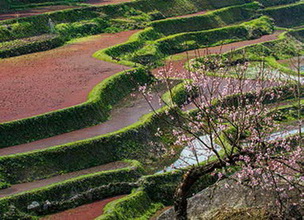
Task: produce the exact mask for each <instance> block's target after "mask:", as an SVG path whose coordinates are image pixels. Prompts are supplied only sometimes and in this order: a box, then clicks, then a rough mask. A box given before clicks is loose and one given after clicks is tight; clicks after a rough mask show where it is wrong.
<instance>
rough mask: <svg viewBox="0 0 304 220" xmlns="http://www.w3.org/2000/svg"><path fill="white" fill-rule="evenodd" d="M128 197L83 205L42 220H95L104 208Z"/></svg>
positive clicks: (118, 197)
mask: <svg viewBox="0 0 304 220" xmlns="http://www.w3.org/2000/svg"><path fill="white" fill-rule="evenodd" d="M125 196H126V195H122V196H116V197H112V198H108V199H104V200H101V201H98V202H93V203H90V204H86V205H82V206H79V207H77V208H74V209H69V210H66V211H64V212H60V213H56V214H53V215H49V216H46V217H44V218H41V220H94V219H95V218H97V217H98V216H101V215H102V214H103V209H104V207H105V206H106V205H107V204H109V203H110V202H112V201H115V200H117V199H121V198H123V197H125Z"/></svg>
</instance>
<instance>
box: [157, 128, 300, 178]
mask: <svg viewBox="0 0 304 220" xmlns="http://www.w3.org/2000/svg"><path fill="white" fill-rule="evenodd" d="M301 132H304V127H301ZM298 133H299V128H293V129H291V130H287V131H286V130H284V131H279V132H275V133H272V134H270V135H269V137H268V138H267V140H269V141H273V140H277V139H280V138H286V137H288V136H291V135H295V134H298ZM200 140H201V141H199V140H197V139H195V140H193V141H192V143H191V144H190V145H189V146H186V147H185V148H184V149H183V150H182V152H181V154H180V156H179V158H178V159H177V160H176V161H175V162H174V163H172V164H171V165H170V166H168V167H166V168H165V169H163V170H161V171H159V172H158V173H163V172H169V171H172V170H176V169H181V168H185V167H187V166H191V165H196V164H198V163H201V162H203V161H206V160H207V159H209V158H210V157H211V156H213V155H214V153H213V152H212V151H210V150H207V148H206V146H204V145H203V144H202V142H204V143H205V144H206V145H208V147H211V142H210V136H209V135H204V136H201V137H200ZM216 150H220V146H219V145H216Z"/></svg>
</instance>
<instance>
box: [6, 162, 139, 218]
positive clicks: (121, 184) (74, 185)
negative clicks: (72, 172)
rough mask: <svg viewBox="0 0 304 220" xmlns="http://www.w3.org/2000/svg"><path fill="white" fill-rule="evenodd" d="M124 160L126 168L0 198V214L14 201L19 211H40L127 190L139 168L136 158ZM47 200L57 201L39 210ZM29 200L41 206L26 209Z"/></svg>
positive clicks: (47, 212)
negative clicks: (127, 164)
mask: <svg viewBox="0 0 304 220" xmlns="http://www.w3.org/2000/svg"><path fill="white" fill-rule="evenodd" d="M128 163H130V165H129V166H128V167H126V168H121V169H117V170H110V171H102V172H96V173H93V174H88V175H83V176H79V177H76V178H73V179H69V180H66V181H63V182H60V183H54V184H51V185H48V186H45V187H41V188H37V189H34V190H31V191H27V192H24V193H19V194H15V195H12V196H8V197H5V198H1V199H0V218H1V216H3V215H5V213H6V212H8V211H9V210H10V206H11V205H14V206H15V207H16V208H17V209H18V210H19V211H21V212H30V214H31V215H43V214H49V213H50V212H54V211H57V212H58V211H60V210H65V209H69V208H73V207H75V206H79V205H82V204H86V203H89V202H93V201H96V200H101V199H104V198H107V197H111V196H115V195H121V194H126V193H130V192H131V190H132V188H134V186H135V185H134V182H136V181H137V180H138V179H139V177H140V176H141V175H142V174H143V169H142V167H141V165H140V164H139V163H138V162H137V161H128ZM132 183H133V184H132ZM47 200H48V201H51V202H52V201H58V202H57V203H54V204H52V207H51V209H50V210H43V208H42V206H43V204H45V203H46V201H47ZM33 201H36V202H38V203H39V204H40V205H41V207H40V208H38V209H35V210H30V211H29V210H27V206H28V205H30V204H31V203H32V202H33ZM1 219H2V218H1Z"/></svg>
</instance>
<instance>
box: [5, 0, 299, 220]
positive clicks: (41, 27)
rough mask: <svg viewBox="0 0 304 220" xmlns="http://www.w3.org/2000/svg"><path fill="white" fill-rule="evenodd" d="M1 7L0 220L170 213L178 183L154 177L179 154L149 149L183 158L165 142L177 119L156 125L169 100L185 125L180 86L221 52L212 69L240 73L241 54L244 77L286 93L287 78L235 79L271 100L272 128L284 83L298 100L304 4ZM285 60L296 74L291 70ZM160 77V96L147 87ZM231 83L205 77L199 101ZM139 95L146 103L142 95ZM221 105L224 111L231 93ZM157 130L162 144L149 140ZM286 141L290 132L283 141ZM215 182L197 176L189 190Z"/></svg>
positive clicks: (92, 0) (156, 1) (150, 1)
mask: <svg viewBox="0 0 304 220" xmlns="http://www.w3.org/2000/svg"><path fill="white" fill-rule="evenodd" d="M4 7H6V8H5V11H3V13H2V12H1V11H0V13H2V14H0V88H1V90H0V219H37V218H41V219H54V220H55V219H62V220H63V219H64V220H66V219H73V220H74V219H85V220H86V219H88V220H89V219H103V220H104V219H109V220H110V219H139V218H140V219H149V218H150V217H152V216H154V217H153V218H155V213H157V215H160V214H161V211H159V210H163V209H164V207H166V206H172V204H173V195H174V190H175V188H176V187H177V185H178V183H179V182H180V181H181V178H182V176H183V173H184V170H175V171H170V172H164V173H161V174H160V173H159V172H160V171H161V170H162V169H163V168H164V167H170V165H171V164H172V163H173V162H174V161H176V160H177V159H178V158H179V154H176V155H174V156H172V155H170V153H168V152H169V150H168V149H170V148H168V149H166V150H160V151H159V150H155V149H156V148H157V147H160V148H161V149H163V148H164V147H163V146H170V147H172V146H173V147H176V150H177V151H178V152H183V151H182V150H183V148H184V146H175V144H174V142H175V140H176V137H175V135H174V134H173V133H172V131H173V130H174V125H175V123H178V122H180V120H182V119H181V118H179V117H178V116H175V117H168V112H171V111H172V112H174V109H175V108H172V106H171V105H169V104H168V103H171V102H174V104H175V105H176V106H179V107H181V109H183V110H184V109H187V110H191V111H190V112H191V114H192V113H193V114H195V111H196V110H195V107H196V106H194V105H193V104H191V103H188V100H189V96H190V94H189V91H188V90H187V89H186V87H184V84H183V83H185V82H186V80H187V79H191V77H190V76H191V72H195V71H197V69H200V68H201V67H202V66H205V65H208V63H209V61H210V60H212V59H218V56H219V55H220V56H221V58H222V59H223V63H225V62H226V61H225V58H227V57H229V59H230V58H231V60H230V61H231V63H240V61H242V59H243V56H242V55H243V54H244V51H245V52H246V53H247V55H248V57H246V62H248V63H250V65H252V66H253V67H254V65H255V63H256V62H260V61H261V62H264V63H265V65H266V66H267V68H268V69H269V70H270V71H272V72H274V73H277V72H276V71H279V73H280V77H282V76H283V79H284V82H285V81H286V80H287V79H288V80H290V83H289V84H287V85H286V84H284V86H282V85H283V84H282V81H280V80H279V77H278V76H277V77H276V75H274V77H273V78H272V80H269V79H265V80H264V81H263V82H262V83H261V82H260V81H259V80H255V78H254V77H252V76H248V78H247V79H242V80H243V81H247V82H248V83H247V84H248V85H249V86H248V87H246V88H245V91H244V92H246V94H251V95H252V94H255V93H254V92H255V91H256V90H257V89H258V88H259V89H262V90H266V89H273V90H274V91H278V92H279V93H280V94H281V96H280V98H279V99H278V100H275V101H269V100H268V101H267V100H265V104H267V105H268V106H269V108H272V105H273V102H277V103H280V105H281V107H280V111H281V112H283V113H282V114H283V115H284V117H285V116H286V117H285V119H284V120H282V121H283V122H282V127H284V126H285V125H289V124H292V123H294V121H295V120H296V119H295V118H296V117H295V116H294V114H295V113H293V112H295V110H294V108H295V107H294V106H293V104H294V103H295V101H294V100H293V99H292V98H291V97H292V95H291V94H290V93H291V92H290V91H291V90H290V88H292V87H293V86H294V84H293V83H292V82H294V80H298V84H300V85H299V89H298V91H297V92H298V93H299V97H300V98H301V100H302V101H301V102H303V95H304V93H303V88H304V87H303V85H301V83H303V78H302V77H304V76H303V74H304V72H303V71H301V69H302V70H303V54H304V49H303V48H304V29H303V25H304V17H303V16H304V2H303V1H297V0H275V1H274V0H260V1H258V2H254V1H251V0H212V1H211V0H210V1H209V0H171V1H164V0H136V1H126V0H113V1H112V0H109V1H103V0H89V1H73V0H71V1H70V0H66V1H58V2H56V1H54V2H52V3H50V2H47V1H40V2H39V3H37V2H35V1H33V0H28V1H19V0H13V1H7V4H4ZM4 7H3V8H4ZM292 58H293V59H298V61H300V62H298V67H300V68H295V67H294V66H292V64H291V59H292ZM209 64H210V63H209ZM227 65H228V64H227ZM229 65H230V64H229ZM232 66H233V65H232ZM250 67H251V66H250ZM298 69H300V71H298ZM164 72H165V73H168V75H167V77H168V78H170V83H172V84H170V86H169V87H171V88H173V89H172V90H170V91H168V85H167V84H166V83H164V82H162V83H160V80H159V79H160V78H161V75H163V73H164ZM233 74H234V73H233V72H232V71H229V72H227V75H225V77H222V76H219V75H216V74H210V76H208V77H207V79H206V81H207V82H208V83H209V84H212V83H215V82H217V83H218V88H219V92H218V94H208V95H213V96H215V97H221V96H224V95H226V93H227V89H226V87H227V85H228V83H231V82H235V84H238V83H239V82H240V80H239V79H235V76H234V75H233ZM254 74H256V73H255V72H254V70H253V73H252V75H253V76H254ZM145 87H147V88H149V89H151V92H150V93H151V94H150V93H149V96H145V95H143V94H142V93H141V92H140V91H141V90H143V88H145ZM260 87H262V88H260ZM199 89H200V90H202V91H204V92H205V93H208V92H209V93H211V92H210V91H208V89H207V88H204V87H201V88H199ZM150 95H152V96H151V97H153V98H151V97H150ZM228 95H229V96H227V97H225V98H224V101H225V100H226V101H227V103H229V100H230V101H231V100H232V99H233V97H237V96H238V93H237V92H236V91H232V90H231V91H230V92H229V94H228ZM249 96H250V95H249ZM168 97H170V98H171V99H172V100H171V101H168ZM198 98H199V97H198ZM149 99H150V102H148V101H147V100H149ZM214 101H215V102H214V106H217V105H220V104H221V102H220V101H216V100H214ZM290 103H291V104H290ZM176 106H175V107H176ZM302 110H303V109H300V110H297V111H298V117H302V116H303V114H302V113H303V111H302ZM184 113H185V112H184ZM185 114H186V113H185ZM292 125H293V124H292ZM159 130H162V132H163V134H162V135H155V134H156V133H158V132H159ZM294 130H296V129H295V128H294V126H291V128H290V129H287V133H288V132H291V133H290V134H293V133H294ZM185 149H186V148H185ZM181 154H183V153H181ZM199 162H203V161H199ZM216 180H217V179H216V178H215V177H213V176H210V175H206V176H204V178H203V179H202V180H201V181H202V182H201V183H202V184H201V185H200V186H199V188H198V189H196V190H197V191H196V192H198V191H200V190H202V189H204V188H206V187H208V186H210V185H212V184H213V183H214V182H215V181H216Z"/></svg>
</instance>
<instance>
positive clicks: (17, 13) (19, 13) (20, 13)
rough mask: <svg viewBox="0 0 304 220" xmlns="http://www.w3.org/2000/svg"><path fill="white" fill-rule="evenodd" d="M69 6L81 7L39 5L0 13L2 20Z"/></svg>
mask: <svg viewBox="0 0 304 220" xmlns="http://www.w3.org/2000/svg"><path fill="white" fill-rule="evenodd" d="M69 8H79V7H77V6H69V5H51V6H46V7H39V8H32V9H28V10H20V11H15V12H10V13H3V14H0V21H1V20H7V19H13V18H22V17H29V16H33V15H38V14H42V13H46V12H52V11H58V10H63V9H69Z"/></svg>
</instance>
